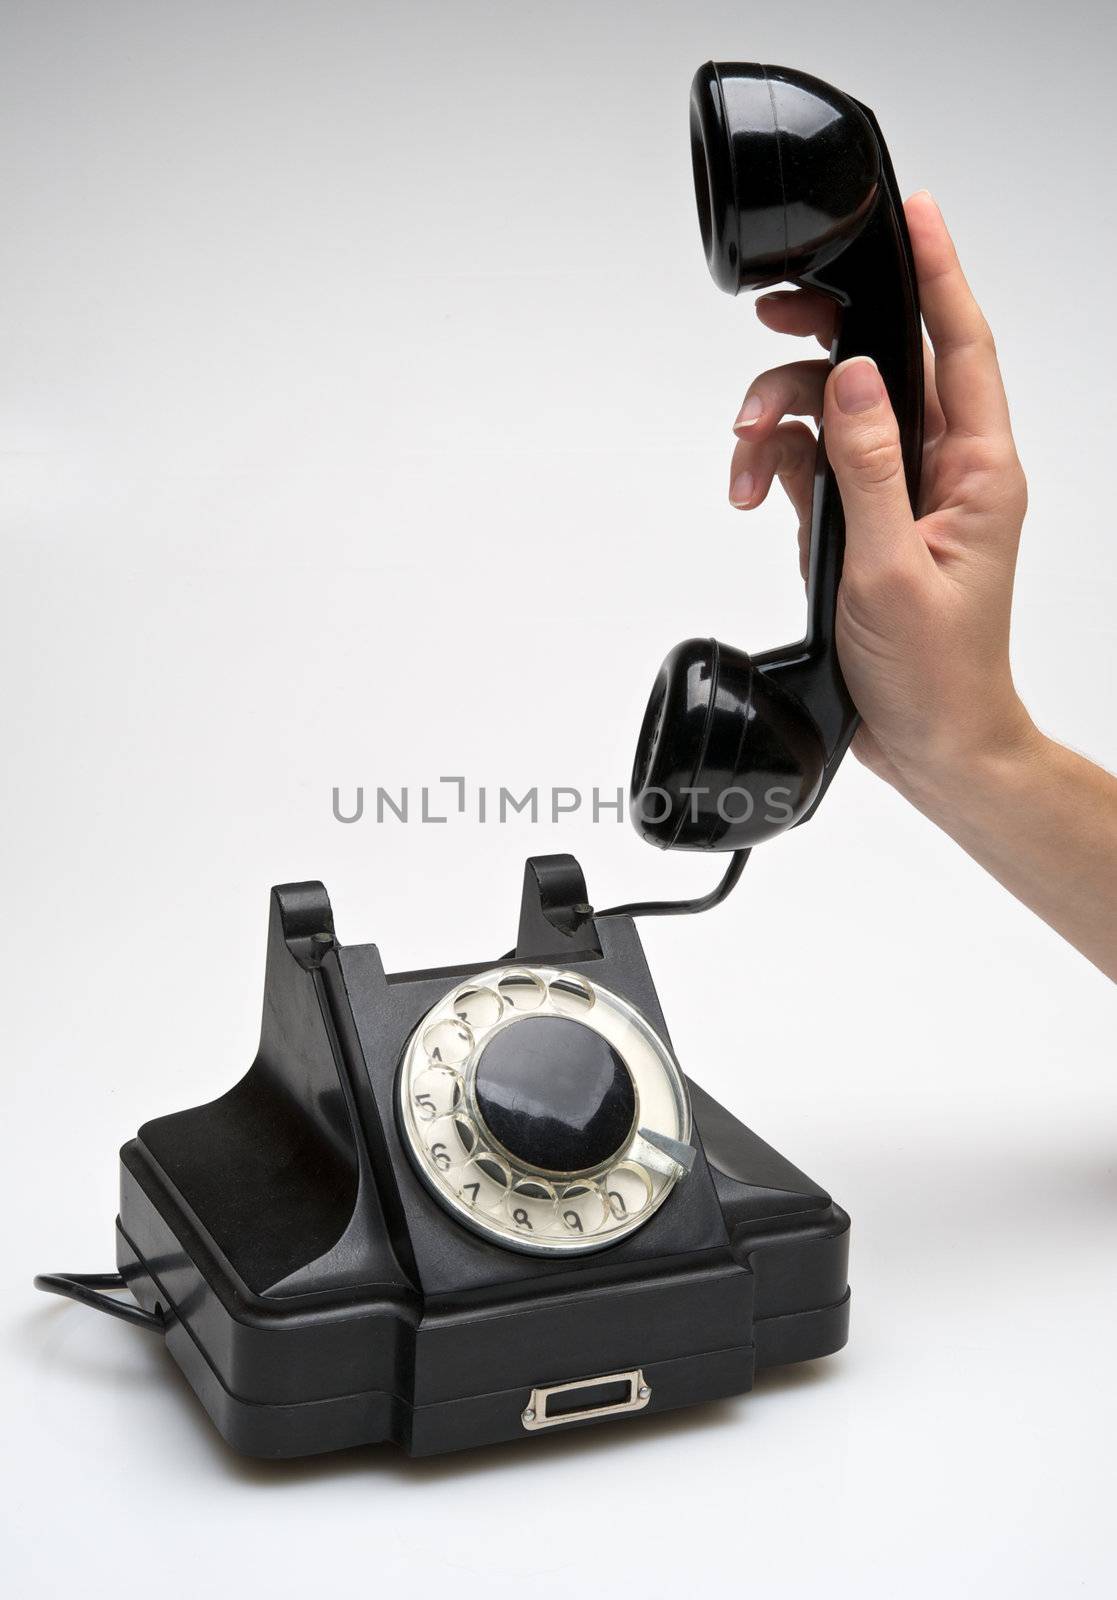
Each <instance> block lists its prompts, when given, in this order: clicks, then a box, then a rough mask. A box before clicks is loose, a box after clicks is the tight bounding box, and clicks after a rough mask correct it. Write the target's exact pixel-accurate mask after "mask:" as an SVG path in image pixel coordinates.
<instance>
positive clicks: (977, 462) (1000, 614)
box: [730, 193, 1039, 804]
mask: <svg viewBox="0 0 1117 1600" xmlns="http://www.w3.org/2000/svg"><path fill="white" fill-rule="evenodd" d="M905 212H906V216H907V221H908V229H909V232H910V234H911V241H912V249H913V253H914V256H915V264H916V273H917V277H918V281H919V294H920V301H921V306H922V311H923V317H924V321H925V323H926V327H927V331H928V334H929V336H930V346H929V347H928V348H927V350H926V351H925V357H926V442H925V446H924V455H923V474H922V485H921V492H920V504H919V506H918V516H913V514H912V510H911V506H910V504H909V501H908V497H907V490H906V487H905V483H904V471H903V463H902V460H901V452H900V439H899V431H898V429H897V425H896V419H895V416H894V414H893V411H892V407H891V405H890V403H889V400H888V396H887V393H886V391H885V389H884V385H883V383H882V382H881V379H880V375H879V373H878V371H877V369H876V366H875V365H874V363H873V362H872V361H870V360H869V359H868V358H866V357H855V358H854V359H852V360H850V361H845V362H843V363H842V364H841V365H840V366H839V367H837V368H835V369H834V370H833V371H831V369H830V366H829V363H828V362H826V361H818V360H814V361H797V362H793V363H791V364H790V365H788V366H783V367H777V368H775V369H773V370H771V371H768V372H764V373H762V374H761V375H760V377H758V378H757V379H756V381H755V382H754V383H753V384H752V385H751V387H750V388H749V391H748V393H747V395H746V396H745V400H744V403H743V405H742V406H741V410H740V413H739V415H738V417H737V421H736V423H735V424H734V431H735V433H736V434H737V444H736V447H735V449H734V452H733V463H732V470H731V477H730V500H731V501H732V503H733V504H734V505H735V506H737V507H739V508H740V509H742V510H749V509H752V508H753V507H754V506H757V505H759V504H760V503H761V502H762V501H763V499H764V498H765V496H766V495H767V493H768V490H769V488H770V487H771V484H772V481H773V479H774V477H777V476H778V477H779V479H780V482H781V484H782V485H783V487H784V489H785V491H786V492H787V494H788V496H789V498H790V499H791V501H792V504H793V505H794V507H795V509H796V511H797V513H798V515H799V522H800V534H799V540H800V555H801V562H802V563H803V565H804V567H805V560H806V542H807V536H808V533H809V527H810V516H811V492H812V482H813V475H814V458H815V437H814V434H813V433H812V431H811V430H810V428H809V427H807V426H806V425H805V424H804V423H802V422H787V421H785V420H784V419H785V417H787V416H794V417H804V416H810V417H813V418H814V419H815V421H816V422H817V421H818V420H819V418H820V416H821V418H822V421H823V423H824V426H825V433H826V448H827V454H828V456H829V459H830V463H831V466H832V467H833V469H834V474H835V477H836V479H837V482H838V487H839V490H840V492H841V497H842V504H843V506H844V509H845V518H846V551H845V562H844V567H843V574H842V583H841V589H840V591H839V596H838V614H837V641H838V654H839V658H840V660H841V664H842V671H843V673H844V675H845V679H846V682H847V684H848V686H849V690H850V693H851V695H852V696H853V700H854V703H855V704H856V706H857V708H858V710H859V711H860V713H861V716H862V719H863V723H862V726H861V727H860V728H859V729H858V731H857V734H856V736H855V739H854V743H853V748H854V750H855V752H856V753H857V755H858V756H859V757H860V758H861V759H862V761H864V762H865V764H866V765H867V766H869V767H870V768H871V769H872V770H873V771H874V772H876V773H877V774H878V775H879V776H881V777H883V778H885V779H886V780H887V781H888V782H890V783H892V784H893V785H894V786H895V787H896V788H898V789H899V790H900V791H901V792H903V793H905V794H907V795H908V797H909V798H911V799H913V800H915V802H916V803H917V804H921V803H924V802H923V797H924V796H926V795H927V794H930V793H935V794H939V793H941V792H942V791H943V790H944V789H945V788H948V787H949V786H951V785H952V784H955V783H959V782H960V783H966V782H968V781H970V779H971V778H972V774H973V771H974V767H975V764H980V763H982V762H985V761H987V760H989V759H990V758H991V757H996V756H997V755H998V754H1000V753H1004V752H1007V751H1012V752H1013V753H1016V752H1017V751H1024V750H1026V749H1027V748H1029V747H1030V746H1031V744H1032V742H1033V741H1038V740H1039V735H1038V734H1037V732H1036V730H1035V728H1034V725H1033V724H1032V722H1031V719H1030V717H1029V716H1028V714H1027V712H1026V711H1025V709H1024V707H1023V705H1022V704H1021V702H1020V699H1019V697H1018V696H1017V694H1016V690H1015V688H1014V686H1013V681H1012V673H1011V669H1010V666H1009V649H1008V645H1009V617H1010V612H1011V606H1012V587H1013V575H1014V571H1015V567H1016V553H1017V546H1018V543H1019V539H1020V528H1021V524H1022V522H1023V518H1024V511H1025V507H1026V503H1027V490H1026V485H1025V480H1024V474H1023V471H1022V469H1021V467H1020V463H1019V460H1018V459H1017V455H1016V448H1015V445H1014V443H1013V439H1012V431H1011V428H1010V425H1009V415H1008V404H1007V401H1006V399H1005V392H1004V386H1003V384H1002V381H1001V375H1000V370H999V368H998V365H997V356H996V350H995V348H994V345H993V339H992V335H991V334H990V331H989V327H988V324H987V323H986V321H985V319H984V317H983V316H982V314H981V311H980V309H979V307H978V305H977V303H976V301H975V300H974V297H973V295H972V294H971V292H970V289H969V286H968V285H967V283H966V280H965V278H964V276H963V274H962V269H961V267H960V265H959V262H958V257H957V255H956V253H955V250H954V246H953V244H952V242H951V239H950V236H949V234H948V233H947V230H946V226H945V224H944V222H943V220H942V217H941V215H940V213H939V210H938V207H937V206H936V205H935V202H934V201H933V200H932V199H931V196H930V195H929V194H926V193H922V194H917V195H914V196H913V197H912V198H911V199H910V200H909V201H908V202H907V205H906V207H905ZM836 309H837V308H836V307H835V305H834V303H833V302H832V301H830V300H828V299H826V298H825V297H824V296H822V295H820V294H816V293H814V292H811V291H803V290H788V291H777V292H776V293H773V294H768V295H765V296H763V297H762V298H761V299H760V300H759V301H758V302H757V312H758V315H759V317H760V320H761V321H762V322H763V323H764V324H765V325H766V326H767V327H769V328H772V329H773V330H775V331H777V332H780V333H788V334H796V335H800V336H806V335H811V334H813V335H814V336H815V337H817V338H818V339H819V340H820V342H821V343H822V344H824V345H829V343H830V340H831V337H832V334H833V328H834V318H835V315H836Z"/></svg>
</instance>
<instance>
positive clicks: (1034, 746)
mask: <svg viewBox="0 0 1117 1600" xmlns="http://www.w3.org/2000/svg"><path fill="white" fill-rule="evenodd" d="M1058 748H1059V747H1058V746H1057V745H1055V744H1054V742H1053V741H1052V740H1050V739H1048V738H1047V736H1046V735H1045V734H1043V733H1041V732H1040V730H1039V729H1038V728H1037V727H1036V725H1035V723H1034V722H1033V721H1032V719H1031V717H1030V716H1029V715H1028V713H1027V711H1026V710H1025V708H1024V706H1023V705H1022V704H1021V703H1020V702H1019V701H1017V702H1016V703H1015V705H1014V706H1013V707H1012V708H1011V709H1010V711H1009V712H1008V713H1007V714H1005V715H1003V716H1001V717H999V718H998V719H997V721H996V723H995V724H993V725H992V726H991V727H990V726H989V725H987V728H986V732H985V733H984V735H983V736H982V737H981V738H979V739H976V740H972V741H968V742H967V743H965V744H961V745H957V746H954V747H951V748H947V749H945V750H942V751H941V752H939V753H938V754H937V755H936V757H935V758H934V759H931V760H925V761H923V762H921V763H920V765H919V767H918V769H917V770H915V771H913V772H910V773H906V774H902V775H900V780H899V781H898V782H897V784H896V787H897V788H898V789H899V790H900V792H901V793H902V794H903V795H904V797H905V799H907V800H908V801H910V803H911V804H912V805H914V806H915V807H916V808H917V809H918V810H920V811H922V812H923V813H924V815H925V816H927V817H929V818H930V819H931V821H932V822H935V823H937V824H938V826H939V827H941V828H943V829H945V831H946V832H948V833H950V834H953V835H955V836H956V835H957V834H958V833H959V832H960V831H964V830H965V828H966V827H967V826H968V825H970V824H979V823H981V822H982V821H985V820H992V819H994V818H995V817H996V815H997V813H998V811H999V810H1000V808H1002V807H1003V806H1005V805H1006V804H1008V805H1011V804H1012V803H1013V801H1014V799H1015V798H1016V797H1019V796H1021V795H1022V794H1023V793H1025V792H1026V791H1027V789H1028V788H1030V787H1031V786H1032V785H1034V784H1035V783H1036V782H1042V781H1043V773H1044V771H1045V770H1046V768H1047V767H1049V766H1050V764H1051V762H1052V760H1053V759H1054V753H1055V752H1056V751H1057V750H1058Z"/></svg>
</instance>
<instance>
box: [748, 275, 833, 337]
mask: <svg viewBox="0 0 1117 1600" xmlns="http://www.w3.org/2000/svg"><path fill="white" fill-rule="evenodd" d="M756 314H757V316H758V317H759V318H760V320H761V322H762V323H763V324H764V326H765V327H766V328H771V330H772V332H773V333H790V334H794V335H795V336H796V337H797V338H800V339H807V338H810V336H811V335H812V334H813V335H814V337H815V338H816V339H817V340H818V342H819V344H822V345H825V346H826V347H827V348H828V349H829V346H830V341H831V339H833V337H834V328H835V325H836V322H837V314H838V307H837V304H836V302H835V301H833V300H831V299H829V298H828V297H827V296H826V295H824V294H817V293H816V292H815V291H814V290H813V289H775V290H773V291H772V293H771V294H763V295H761V297H760V299H759V300H758V301H757V302H756Z"/></svg>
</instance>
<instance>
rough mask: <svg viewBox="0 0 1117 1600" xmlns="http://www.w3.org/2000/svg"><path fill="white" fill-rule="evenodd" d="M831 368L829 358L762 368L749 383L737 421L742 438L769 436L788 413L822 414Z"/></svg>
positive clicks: (739, 434)
mask: <svg viewBox="0 0 1117 1600" xmlns="http://www.w3.org/2000/svg"><path fill="white" fill-rule="evenodd" d="M829 372H830V363H829V362H828V361H791V362H789V363H788V365H787V366H786V367H773V368H772V370H771V371H770V372H762V373H761V374H760V376H759V378H755V379H754V380H753V382H752V383H751V384H750V385H749V391H748V393H747V394H746V396H745V398H744V401H743V403H742V405H741V409H740V411H739V412H738V413H737V420H736V422H735V423H734V424H733V432H734V433H735V434H736V435H737V436H738V438H740V439H744V438H746V437H748V438H767V437H768V435H769V434H771V433H773V432H774V431H775V429H776V428H777V427H778V425H779V423H780V421H781V420H782V419H783V418H784V417H787V416H791V417H814V419H815V421H816V422H817V421H818V419H819V417H820V416H821V415H822V391H823V390H824V389H825V387H826V379H827V376H828V375H829Z"/></svg>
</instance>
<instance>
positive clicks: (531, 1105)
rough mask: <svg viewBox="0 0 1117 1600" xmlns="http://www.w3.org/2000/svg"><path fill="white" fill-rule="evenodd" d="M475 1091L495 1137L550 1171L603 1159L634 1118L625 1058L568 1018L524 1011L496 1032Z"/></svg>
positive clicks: (583, 1168) (612, 1151)
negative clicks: (536, 1014)
mask: <svg viewBox="0 0 1117 1600" xmlns="http://www.w3.org/2000/svg"><path fill="white" fill-rule="evenodd" d="M474 1093H475V1095H476V1099H477V1109H478V1111H479V1112H480V1115H481V1117H482V1120H483V1121H484V1123H485V1125H486V1126H487V1127H488V1129H489V1132H490V1133H491V1134H492V1135H493V1138H494V1139H497V1140H499V1142H500V1143H501V1144H502V1145H503V1146H504V1148H505V1150H507V1151H508V1152H509V1154H510V1155H513V1156H515V1157H516V1158H517V1159H518V1160H520V1161H522V1162H524V1163H525V1165H527V1166H531V1167H536V1168H541V1169H542V1170H544V1171H547V1172H584V1171H587V1170H588V1169H590V1168H593V1167H598V1166H601V1165H603V1164H604V1163H605V1162H606V1161H608V1160H609V1158H610V1157H611V1156H614V1155H615V1154H616V1153H617V1151H618V1150H620V1148H621V1146H622V1145H624V1144H625V1142H626V1141H627V1139H628V1137H629V1135H630V1134H631V1132H632V1127H633V1124H634V1122H635V1120H636V1089H635V1086H634V1084H633V1082H632V1075H631V1073H630V1072H629V1070H628V1068H627V1066H626V1065H625V1063H624V1061H623V1059H622V1058H621V1056H620V1055H618V1053H617V1051H616V1050H614V1049H613V1046H612V1045H611V1044H610V1043H609V1041H608V1040H607V1039H604V1038H602V1036H601V1034H599V1033H597V1032H596V1031H595V1030H594V1029H593V1028H587V1027H586V1026H585V1025H584V1024H583V1023H581V1022H575V1021H572V1020H571V1019H569V1018H567V1017H525V1018H524V1019H523V1020H522V1021H519V1022H516V1023H513V1024H512V1025H510V1026H508V1027H506V1028H501V1029H500V1030H499V1031H498V1032H496V1033H494V1034H493V1036H492V1038H491V1039H490V1040H489V1041H488V1043H487V1044H486V1045H485V1046H484V1048H483V1049H482V1051H481V1054H480V1056H479V1057H478V1060H477V1074H476V1078H475V1080H474Z"/></svg>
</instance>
